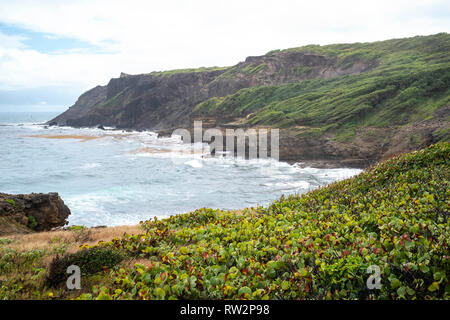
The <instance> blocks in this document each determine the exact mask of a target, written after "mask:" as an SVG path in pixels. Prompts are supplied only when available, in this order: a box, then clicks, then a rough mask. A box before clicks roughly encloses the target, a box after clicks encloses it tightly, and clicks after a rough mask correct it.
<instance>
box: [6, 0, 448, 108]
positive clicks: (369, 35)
mask: <svg viewBox="0 0 450 320" xmlns="http://www.w3.org/2000/svg"><path fill="white" fill-rule="evenodd" d="M439 32H450V1H448V0H409V1H403V0H400V1H399V0H395V1H394V0H389V1H384V0H377V1H370V2H369V1H363V0H358V1H345V0H341V1H336V0H330V1H325V0H313V1H311V0H309V1H291V0H276V1H264V0H255V1H253V0H251V1H245V0H237V1H235V0H226V1H219V0H197V1H181V0H179V1H175V0H160V1H154V0H147V1H137V0H136V1H134V0H126V1H124V0H120V1H113V0H105V1H95V0H88V1H56V0H55V1H50V0H48V1H42V0H41V1H25V0H23V1H22V0H14V1H12V0H0V111H23V110H34V111H47V110H64V109H66V108H67V107H68V106H70V105H72V104H73V103H74V102H75V100H76V98H77V97H78V96H79V95H80V94H81V93H82V92H83V91H85V90H86V89H89V88H92V87H94V86H96V85H98V84H101V85H104V84H107V83H108V81H109V79H110V78H113V77H118V76H119V74H120V72H125V73H131V74H137V73H147V72H151V71H160V70H168V69H178V68H189V67H201V66H205V67H208V66H228V65H234V64H236V63H237V62H239V61H243V60H244V59H245V58H246V57H247V56H251V55H262V54H265V53H266V52H268V51H270V50H272V49H284V48H290V47H298V46H302V45H307V44H330V43H342V42H368V41H376V40H385V39H391V38H399V37H409V36H415V35H429V34H435V33H439Z"/></svg>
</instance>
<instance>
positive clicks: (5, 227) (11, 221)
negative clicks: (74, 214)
mask: <svg viewBox="0 0 450 320" xmlns="http://www.w3.org/2000/svg"><path fill="white" fill-rule="evenodd" d="M69 215H70V209H69V208H68V207H67V206H66V205H65V204H64V201H63V200H62V199H61V198H60V197H59V195H58V194H57V193H48V194H44V193H31V194H15V195H12V194H5V193H0V235H4V234H10V233H27V232H31V231H33V230H34V231H46V230H51V229H52V228H55V227H60V226H64V225H66V224H67V218H68V217H69Z"/></svg>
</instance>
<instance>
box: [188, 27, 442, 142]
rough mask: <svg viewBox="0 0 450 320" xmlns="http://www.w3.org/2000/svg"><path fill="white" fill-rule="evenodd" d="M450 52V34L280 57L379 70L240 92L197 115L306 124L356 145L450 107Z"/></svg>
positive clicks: (200, 108)
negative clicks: (369, 130) (361, 136)
mask: <svg viewBox="0 0 450 320" xmlns="http://www.w3.org/2000/svg"><path fill="white" fill-rule="evenodd" d="M449 51H450V36H449V35H448V34H444V33H443V34H437V35H434V36H429V37H415V38H409V39H397V40H389V41H382V42H374V43H355V44H337V45H327V46H306V47H301V48H294V49H288V50H284V51H281V52H280V51H275V52H271V53H269V54H268V55H269V56H271V55H279V54H281V53H282V52H302V53H305V54H306V53H307V54H319V55H324V56H326V57H329V58H331V57H333V58H336V59H337V61H338V62H337V63H336V66H335V68H338V67H345V66H351V65H355V63H361V64H366V65H371V66H374V67H372V68H371V69H370V70H368V71H365V72H362V73H359V74H353V75H346V76H340V77H333V78H330V79H323V78H316V79H310V80H304V81H302V82H300V83H289V84H284V85H278V86H258V87H252V88H245V89H241V90H240V91H238V92H236V93H234V94H230V95H227V96H225V97H221V98H216V97H214V98H211V99H209V100H206V101H205V102H202V103H200V104H199V105H197V106H196V107H195V109H194V114H197V115H202V116H216V117H218V118H224V117H225V118H228V119H230V118H239V117H247V116H248V117H247V118H246V119H245V123H247V124H249V125H269V126H276V127H282V128H289V127H295V126H301V127H302V129H301V134H306V135H308V134H311V135H317V134H323V133H325V132H328V133H335V134H336V135H337V137H338V138H340V139H341V140H343V141H349V140H351V139H352V137H353V136H354V133H355V131H356V130H357V129H359V128H366V127H378V128H382V127H389V126H401V125H404V124H407V123H413V122H415V121H419V120H423V119H427V118H431V117H432V116H433V112H434V111H435V110H436V109H438V108H440V107H445V106H447V105H449V104H450V89H449V88H450V59H449V56H448V52H449ZM299 72H300V71H299ZM301 72H308V71H307V70H306V69H305V68H303V69H302V70H301ZM223 76H224V75H221V77H223Z"/></svg>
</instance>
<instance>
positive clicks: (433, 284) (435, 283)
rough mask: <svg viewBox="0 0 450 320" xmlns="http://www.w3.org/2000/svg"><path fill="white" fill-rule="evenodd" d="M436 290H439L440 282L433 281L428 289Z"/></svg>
mask: <svg viewBox="0 0 450 320" xmlns="http://www.w3.org/2000/svg"><path fill="white" fill-rule="evenodd" d="M436 290H439V283H437V282H433V283H432V284H430V286H429V287H428V291H431V292H434V291H436Z"/></svg>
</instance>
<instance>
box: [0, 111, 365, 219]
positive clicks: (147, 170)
mask: <svg viewBox="0 0 450 320" xmlns="http://www.w3.org/2000/svg"><path fill="white" fill-rule="evenodd" d="M54 116H56V114H55V113H0V192H3V193H31V192H45V193H47V192H58V193H59V195H60V196H61V198H62V199H63V200H64V202H65V203H66V204H67V205H68V207H69V208H70V210H71V212H72V214H71V215H70V217H69V223H70V224H71V225H85V226H97V225H107V226H115V225H126V224H136V223H138V222H139V221H144V220H148V219H151V218H153V217H155V216H156V217H158V218H164V217H168V216H170V215H174V214H180V213H185V212H189V211H192V210H195V209H197V208H202V207H208V208H220V209H238V208H244V207H250V206H257V205H267V204H269V203H270V202H271V201H273V200H276V199H277V198H279V197H280V196H281V195H282V194H286V195H287V194H295V193H303V192H307V191H309V190H312V189H314V188H317V187H319V186H323V185H326V184H329V183H331V182H334V181H337V180H341V179H345V178H348V177H351V176H353V175H355V174H358V173H359V172H360V171H361V170H358V169H349V168H340V169H315V168H301V167H300V166H298V165H289V164H287V163H281V162H276V161H274V160H270V159H255V160H245V159H239V158H237V159H236V158H214V157H211V156H209V152H207V151H208V150H207V149H208V147H207V145H204V146H203V147H204V150H203V152H191V151H192V148H191V146H190V145H189V144H184V143H182V141H181V139H180V138H179V137H176V136H174V137H170V138H169V137H167V138H158V137H157V135H156V134H155V133H152V132H125V131H120V130H101V129H93V128H71V127H47V126H45V125H43V124H42V123H44V122H45V121H47V120H49V119H51V118H53V117H54ZM197 149H198V148H197Z"/></svg>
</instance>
